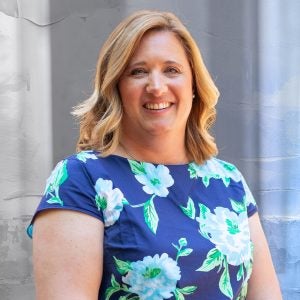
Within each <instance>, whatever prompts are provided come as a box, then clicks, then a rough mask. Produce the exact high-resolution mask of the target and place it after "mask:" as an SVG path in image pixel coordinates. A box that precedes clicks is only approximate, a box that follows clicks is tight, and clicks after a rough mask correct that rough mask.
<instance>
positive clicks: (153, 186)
mask: <svg viewBox="0 0 300 300" xmlns="http://www.w3.org/2000/svg"><path fill="white" fill-rule="evenodd" d="M128 162H129V164H130V168H131V171H132V172H133V174H135V175H134V177H135V178H136V180H137V181H138V182H139V183H141V184H143V191H144V192H145V193H147V194H150V195H151V194H152V196H151V198H150V199H149V200H148V201H146V202H144V203H141V204H139V205H132V207H135V208H136V207H143V208H144V219H145V222H146V224H147V226H148V227H149V229H150V230H151V231H152V232H153V233H154V234H156V231H157V227H158V222H159V217H158V215H157V212H156V208H155V205H154V202H153V199H154V197H155V196H159V197H166V196H167V195H168V194H169V190H168V187H170V186H172V185H173V184H174V179H173V178H172V176H171V175H170V171H169V169H168V168H167V167H166V166H163V165H158V166H157V167H155V166H154V165H153V164H150V163H144V162H141V163H140V162H137V161H135V160H130V159H129V160H128Z"/></svg>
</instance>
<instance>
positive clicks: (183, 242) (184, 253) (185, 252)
mask: <svg viewBox="0 0 300 300" xmlns="http://www.w3.org/2000/svg"><path fill="white" fill-rule="evenodd" d="M178 244H179V245H175V244H173V243H172V245H173V247H175V248H176V250H177V255H176V261H178V258H179V257H180V256H188V255H190V254H191V253H192V252H193V249H192V248H184V249H183V247H186V246H187V240H186V238H180V239H179V240H178Z"/></svg>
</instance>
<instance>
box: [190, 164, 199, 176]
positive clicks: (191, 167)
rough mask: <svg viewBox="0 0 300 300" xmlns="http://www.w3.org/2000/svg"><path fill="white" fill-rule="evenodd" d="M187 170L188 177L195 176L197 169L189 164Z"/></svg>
mask: <svg viewBox="0 0 300 300" xmlns="http://www.w3.org/2000/svg"><path fill="white" fill-rule="evenodd" d="M188 171H189V172H190V178H197V177H198V176H197V170H196V169H195V167H194V164H189V167H188Z"/></svg>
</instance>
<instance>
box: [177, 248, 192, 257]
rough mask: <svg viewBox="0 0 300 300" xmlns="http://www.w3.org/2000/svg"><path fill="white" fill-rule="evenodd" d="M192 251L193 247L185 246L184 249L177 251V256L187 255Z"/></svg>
mask: <svg viewBox="0 0 300 300" xmlns="http://www.w3.org/2000/svg"><path fill="white" fill-rule="evenodd" d="M192 252H193V249H191V248H185V249H182V250H180V251H179V252H178V257H179V256H188V255H190V254H191V253H192Z"/></svg>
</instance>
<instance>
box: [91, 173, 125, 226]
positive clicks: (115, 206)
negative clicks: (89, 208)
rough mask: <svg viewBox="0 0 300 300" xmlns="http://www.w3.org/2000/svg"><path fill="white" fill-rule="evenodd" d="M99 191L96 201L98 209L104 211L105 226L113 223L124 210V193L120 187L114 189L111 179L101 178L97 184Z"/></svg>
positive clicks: (96, 188) (97, 190) (96, 187)
mask: <svg viewBox="0 0 300 300" xmlns="http://www.w3.org/2000/svg"><path fill="white" fill-rule="evenodd" d="M95 190H96V192H97V194H96V196H95V202H96V205H97V207H98V210H102V211H103V217H104V223H105V226H111V225H113V224H114V223H115V222H116V221H117V220H118V219H119V216H120V213H121V211H122V210H123V199H124V197H123V193H122V192H121V191H120V190H119V189H118V188H115V189H113V183H112V181H111V180H105V179H102V178H99V179H98V180H97V181H96V184H95Z"/></svg>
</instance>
